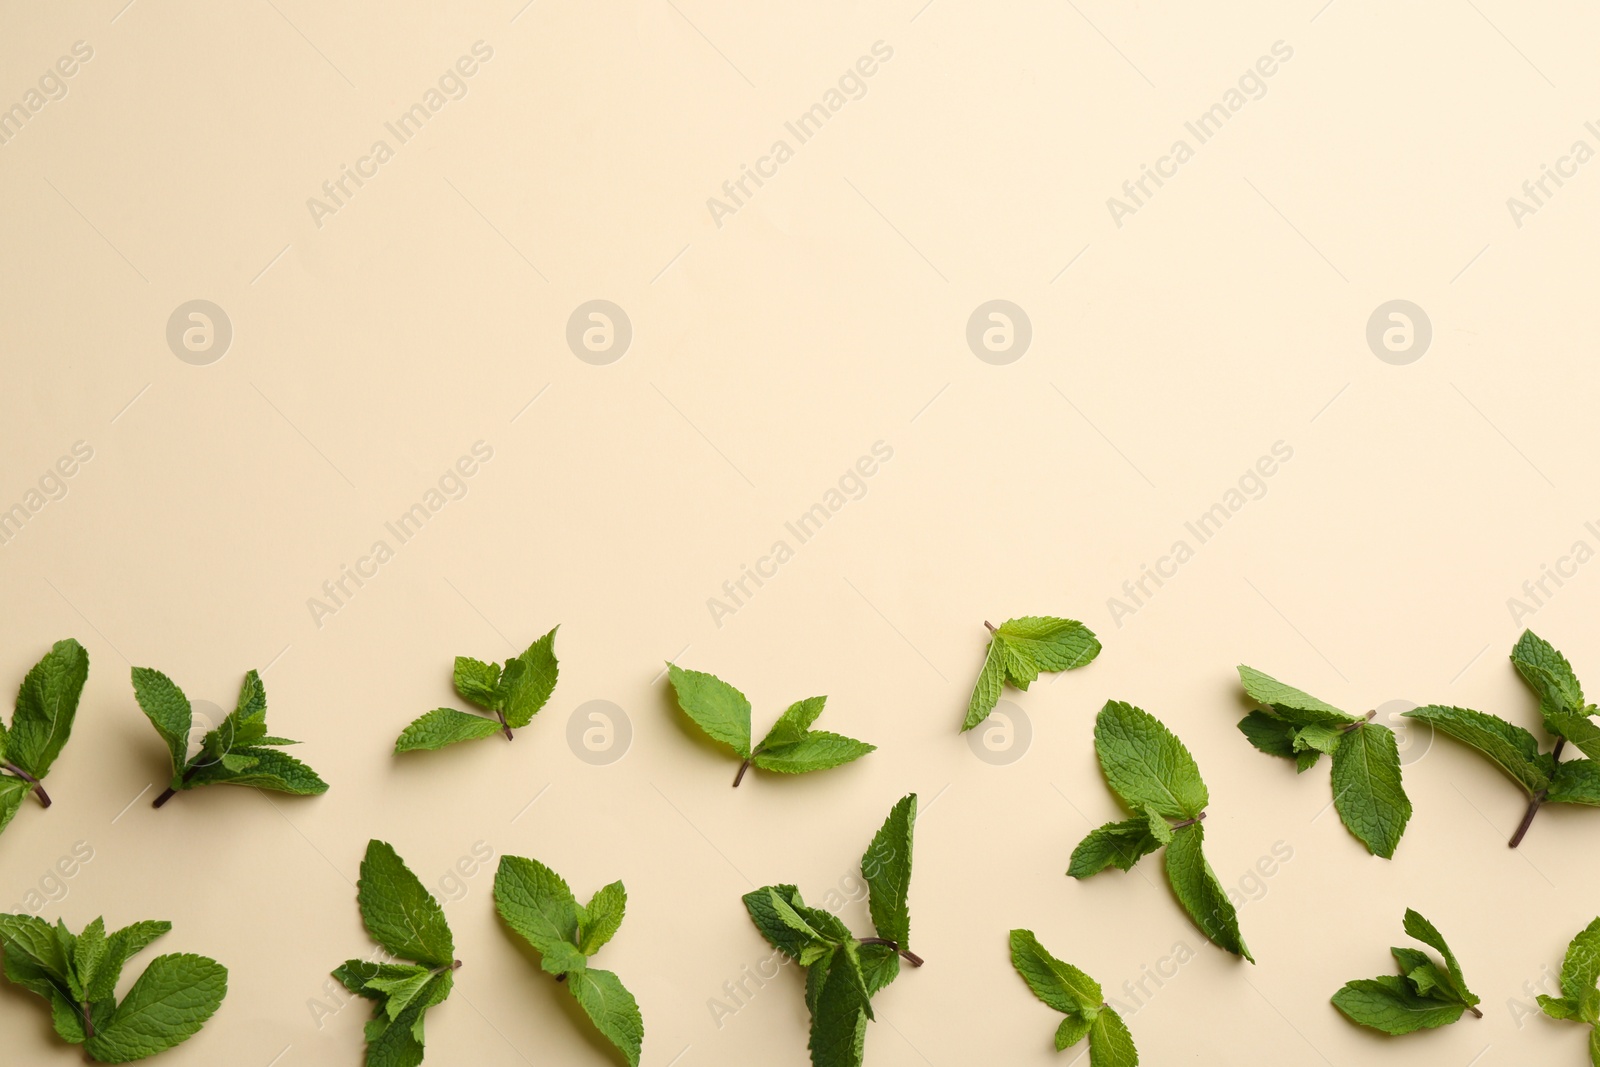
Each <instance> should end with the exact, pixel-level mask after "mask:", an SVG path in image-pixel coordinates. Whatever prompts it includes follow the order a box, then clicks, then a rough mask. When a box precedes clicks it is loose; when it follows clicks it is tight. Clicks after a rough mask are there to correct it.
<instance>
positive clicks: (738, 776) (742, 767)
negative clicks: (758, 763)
mask: <svg viewBox="0 0 1600 1067" xmlns="http://www.w3.org/2000/svg"><path fill="white" fill-rule="evenodd" d="M749 769H750V761H749V760H745V761H744V762H743V763H741V764H739V773H738V774H736V775H734V776H733V787H734V788H735V789H738V788H739V783H740V782H742V781H744V772H745V771H748V770H749Z"/></svg>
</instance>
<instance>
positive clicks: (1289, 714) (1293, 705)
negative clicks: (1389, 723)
mask: <svg viewBox="0 0 1600 1067" xmlns="http://www.w3.org/2000/svg"><path fill="white" fill-rule="evenodd" d="M1238 669H1239V681H1240V682H1242V683H1243V684H1244V691H1245V692H1246V693H1247V694H1249V696H1250V699H1252V700H1255V701H1257V702H1259V703H1262V704H1266V705H1267V706H1268V707H1270V708H1272V710H1273V711H1274V712H1275V713H1276V714H1277V716H1278V717H1279V718H1281V719H1283V720H1284V721H1285V722H1290V723H1293V724H1294V725H1296V726H1308V725H1311V724H1313V723H1320V724H1322V725H1324V726H1344V725H1346V724H1348V723H1352V722H1357V721H1359V720H1358V719H1357V717H1356V716H1354V715H1351V714H1349V713H1348V712H1345V711H1341V710H1339V709H1338V708H1336V707H1334V706H1333V705H1332V704H1328V703H1326V702H1324V701H1321V700H1318V699H1317V698H1316V697H1314V696H1312V695H1311V694H1310V693H1306V692H1303V691H1301V690H1299V689H1296V688H1295V687H1294V686H1292V685H1285V684H1284V683H1282V682H1280V681H1278V680H1277V679H1276V678H1274V677H1272V676H1271V675H1270V674H1264V673H1262V672H1261V671H1258V670H1256V669H1255V668H1254V667H1246V666H1244V665H1243V664H1240V665H1239V668H1238Z"/></svg>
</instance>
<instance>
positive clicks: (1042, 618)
mask: <svg viewBox="0 0 1600 1067" xmlns="http://www.w3.org/2000/svg"><path fill="white" fill-rule="evenodd" d="M983 625H984V626H987V627H988V628H989V648H988V651H987V652H985V653H984V657H983V669H982V670H980V671H979V672H978V683H977V685H975V686H973V687H972V699H970V700H969V701H967V717H966V720H965V721H963V722H962V724H961V730H962V732H963V733H965V732H966V731H968V730H970V729H972V728H973V727H975V726H977V725H978V724H979V723H981V722H982V721H983V720H984V719H987V718H988V717H989V713H990V712H991V711H993V710H994V706H995V705H996V704H997V703H999V701H1000V689H1001V687H1002V686H1003V685H1004V684H1005V683H1006V682H1010V683H1011V684H1012V685H1014V686H1015V687H1017V688H1018V689H1021V690H1022V691H1024V692H1026V691H1027V689H1028V686H1030V685H1032V684H1033V680H1034V679H1035V678H1037V677H1039V673H1040V672H1041V671H1070V670H1072V669H1073V668H1074V667H1081V666H1083V665H1084V664H1085V663H1088V662H1089V661H1090V660H1092V659H1094V658H1095V657H1096V656H1098V655H1099V654H1100V640H1099V638H1097V637H1095V635H1094V632H1093V631H1092V630H1090V629H1089V628H1088V627H1087V626H1085V625H1084V624H1083V623H1081V622H1078V621H1077V620H1076V619H1057V618H1053V617H1051V616H1049V615H1026V616H1023V617H1022V618H1020V619H1007V620H1006V621H1005V622H1003V623H1001V624H1000V625H999V626H998V627H996V626H991V625H990V624H989V623H987V622H985V623H984V624H983Z"/></svg>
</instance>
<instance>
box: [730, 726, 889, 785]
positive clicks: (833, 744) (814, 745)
mask: <svg viewBox="0 0 1600 1067" xmlns="http://www.w3.org/2000/svg"><path fill="white" fill-rule="evenodd" d="M763 744H765V742H763ZM877 747H878V746H877V745H869V744H867V743H866V742H865V741H857V740H856V739H855V738H853V737H845V736H844V735H843V734H835V733H829V732H828V731H827V730H812V731H811V732H809V733H807V734H806V735H805V737H803V738H802V739H800V740H799V741H795V742H793V743H792V744H783V745H773V746H772V747H770V748H763V749H761V750H759V751H757V752H756V754H755V755H754V756H752V757H751V758H750V762H751V764H752V765H754V766H756V767H759V768H761V769H762V770H764V771H777V772H779V773H781V774H804V773H806V772H807V771H825V770H828V769H829V768H831V767H839V766H842V765H843V764H846V763H849V762H851V761H852V760H858V759H860V758H861V757H862V756H865V755H866V754H867V753H868V752H873V751H876V750H877Z"/></svg>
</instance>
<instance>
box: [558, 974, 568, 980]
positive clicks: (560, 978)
mask: <svg viewBox="0 0 1600 1067" xmlns="http://www.w3.org/2000/svg"><path fill="white" fill-rule="evenodd" d="M566 980H567V976H566V975H564V974H558V975H556V981H558V982H565V981H566Z"/></svg>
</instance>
